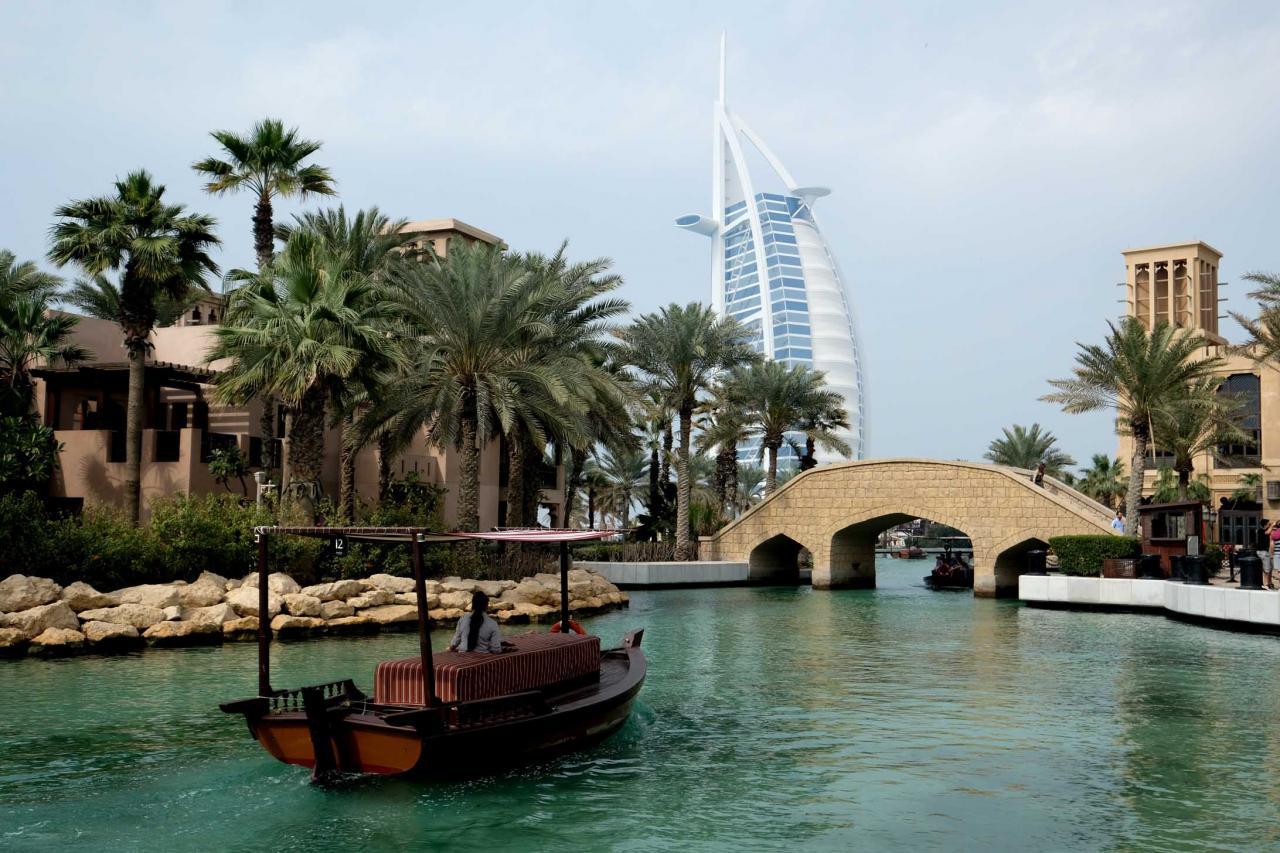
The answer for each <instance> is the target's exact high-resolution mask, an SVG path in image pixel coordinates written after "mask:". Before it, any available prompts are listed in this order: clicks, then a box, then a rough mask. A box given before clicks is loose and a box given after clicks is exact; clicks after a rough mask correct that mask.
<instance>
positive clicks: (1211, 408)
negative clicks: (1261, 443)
mask: <svg viewBox="0 0 1280 853" xmlns="http://www.w3.org/2000/svg"><path fill="white" fill-rule="evenodd" d="M1221 384H1222V379H1221V377H1216V376H1215V377H1210V378H1207V379H1202V380H1198V381H1196V382H1194V383H1192V384H1191V385H1190V386H1188V388H1187V389H1186V392H1185V396H1184V397H1183V399H1182V400H1180V401H1179V402H1178V403H1177V405H1175V406H1173V407H1171V408H1170V409H1169V410H1168V411H1167V412H1164V413H1163V414H1161V416H1160V417H1159V418H1157V419H1156V423H1155V427H1156V435H1155V439H1156V441H1157V442H1158V443H1159V444H1160V446H1162V447H1163V448H1164V449H1165V450H1168V451H1169V452H1170V453H1172V454H1173V470H1174V472H1175V473H1176V474H1177V475H1178V487H1177V489H1178V498H1179V499H1180V500H1186V499H1187V489H1188V487H1189V486H1190V485H1191V472H1192V471H1193V470H1194V468H1195V457H1196V456H1198V455H1200V454H1201V453H1206V452H1209V451H1212V450H1214V449H1216V448H1217V446H1218V445H1219V444H1222V443H1224V442H1229V441H1245V440H1247V437H1246V436H1245V434H1244V431H1243V430H1241V429H1240V427H1239V425H1238V419H1239V405H1238V404H1237V403H1236V401H1235V400H1234V399H1232V398H1230V397H1224V396H1222V395H1220V394H1218V387H1219V386H1220V385H1221Z"/></svg>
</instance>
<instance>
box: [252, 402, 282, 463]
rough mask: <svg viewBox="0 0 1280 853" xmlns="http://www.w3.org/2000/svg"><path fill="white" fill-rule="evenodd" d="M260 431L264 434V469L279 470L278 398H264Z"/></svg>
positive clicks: (259, 421) (259, 424) (259, 420)
mask: <svg viewBox="0 0 1280 853" xmlns="http://www.w3.org/2000/svg"><path fill="white" fill-rule="evenodd" d="M258 431H259V432H261V433H262V467H263V468H266V469H268V470H270V469H272V468H279V467H280V465H281V462H280V460H279V459H277V458H276V444H275V442H274V441H273V439H274V438H275V437H276V398H275V397H272V396H270V395H268V396H266V397H263V398H262V417H260V418H258Z"/></svg>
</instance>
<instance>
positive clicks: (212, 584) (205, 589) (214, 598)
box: [178, 572, 227, 607]
mask: <svg viewBox="0 0 1280 853" xmlns="http://www.w3.org/2000/svg"><path fill="white" fill-rule="evenodd" d="M207 575H208V572H206V573H205V574H203V575H201V576H200V577H199V578H197V579H196V582H195V583H193V584H187V585H186V586H180V587H178V600H179V601H181V602H182V606H183V607H212V606H213V605H215V604H220V603H222V600H223V599H224V598H226V597H227V582H226V581H225V580H224V581H222V582H221V583H219V582H218V581H215V580H213V578H211V577H206V576H207ZM214 577H216V575H215V576H214Z"/></svg>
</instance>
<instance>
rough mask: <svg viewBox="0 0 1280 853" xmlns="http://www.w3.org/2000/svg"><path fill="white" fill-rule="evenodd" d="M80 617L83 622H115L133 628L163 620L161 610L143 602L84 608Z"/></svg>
mask: <svg viewBox="0 0 1280 853" xmlns="http://www.w3.org/2000/svg"><path fill="white" fill-rule="evenodd" d="M80 618H81V619H82V620H84V621H85V622H115V623H116V624H118V625H132V626H133V627H135V628H150V627H151V626H152V625H154V624H156V623H157V622H163V621H165V615H164V611H163V610H161V609H160V608H159V607H148V606H147V605H145V604H118V605H116V606H115V607H102V608H98V609H96V610H86V611H84V612H83V613H81V614H80Z"/></svg>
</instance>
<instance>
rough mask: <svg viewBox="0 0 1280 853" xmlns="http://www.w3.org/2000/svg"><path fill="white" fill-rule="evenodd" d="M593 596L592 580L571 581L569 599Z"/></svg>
mask: <svg viewBox="0 0 1280 853" xmlns="http://www.w3.org/2000/svg"><path fill="white" fill-rule="evenodd" d="M590 596H591V581H569V600H570V601H574V600H576V599H582V598H589V597H590Z"/></svg>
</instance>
